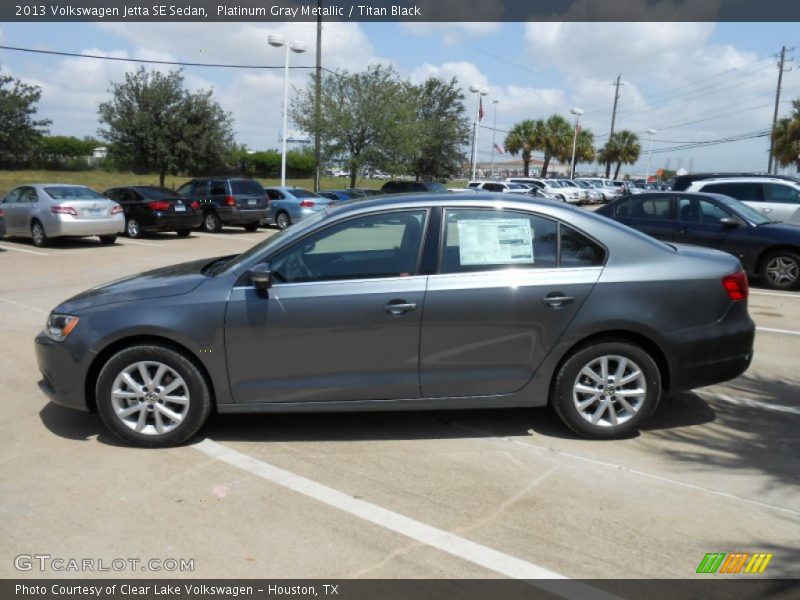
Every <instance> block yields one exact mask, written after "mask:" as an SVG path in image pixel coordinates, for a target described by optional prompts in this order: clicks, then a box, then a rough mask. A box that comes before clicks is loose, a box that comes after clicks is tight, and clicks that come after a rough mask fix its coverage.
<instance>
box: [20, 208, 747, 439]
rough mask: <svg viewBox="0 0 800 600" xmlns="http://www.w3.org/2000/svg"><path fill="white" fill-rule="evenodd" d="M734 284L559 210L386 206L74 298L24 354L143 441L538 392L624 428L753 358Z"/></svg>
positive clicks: (735, 270)
mask: <svg viewBox="0 0 800 600" xmlns="http://www.w3.org/2000/svg"><path fill="white" fill-rule="evenodd" d="M747 296H748V285H747V278H746V276H745V274H744V272H743V271H742V267H741V265H740V264H739V261H738V260H737V259H736V258H734V257H733V256H730V255H728V254H724V253H722V252H718V251H716V250H711V249H705V248H696V247H689V246H672V245H668V244H664V243H662V242H659V241H657V240H655V239H653V238H650V237H648V236H646V235H644V234H641V233H639V232H637V231H635V230H633V229H630V228H628V227H626V226H624V225H621V224H619V223H616V222H614V221H611V220H609V219H606V218H605V217H601V216H597V215H594V214H592V213H590V212H587V211H583V210H580V209H576V208H573V207H570V206H568V205H565V204H561V203H554V202H551V201H547V200H536V199H524V200H522V199H521V200H516V199H515V198H514V197H513V196H512V195H510V194H490V193H486V192H478V193H468V194H467V193H465V194H430V195H413V196H412V195H410V196H391V197H379V198H376V199H373V200H363V201H360V202H355V203H344V204H341V205H335V206H332V207H329V208H328V209H326V210H325V211H320V212H318V213H316V214H314V215H311V216H309V217H307V218H305V219H303V220H302V221H301V222H299V223H298V224H297V225H295V226H294V227H291V228H289V229H287V230H285V231H284V232H281V233H279V234H277V235H274V236H272V237H270V238H268V239H267V240H265V241H264V242H262V243H260V244H258V245H256V246H254V247H252V248H251V249H250V250H248V251H246V252H244V253H243V254H240V255H238V256H229V257H223V258H219V259H216V260H211V261H209V260H207V259H206V260H200V261H195V262H191V263H186V264H182V265H176V266H172V267H168V268H163V269H159V270H155V271H151V272H148V273H145V274H142V275H137V276H133V277H129V278H127V279H123V280H119V281H115V282H113V283H109V284H107V285H105V286H100V287H97V288H94V289H91V290H89V291H87V292H84V293H83V294H79V295H78V296H75V297H73V298H71V299H69V300H67V301H65V302H63V303H62V304H60V305H59V306H57V307H56V308H55V309H54V310H53V312H52V313H51V314H50V316H49V319H48V321H47V326H46V328H45V330H44V331H43V332H42V333H41V334H39V335H38V336H37V338H36V344H35V345H36V352H37V357H38V363H39V368H40V370H41V372H42V375H43V378H42V380H41V382H40V387H41V388H42V390H44V391H45V393H46V394H47V395H48V396H49V397H50V398H51V399H52V400H53V401H54V402H57V403H59V404H63V405H65V406H69V407H73V408H78V409H83V410H97V411H98V412H99V413H100V416H101V417H102V419H103V421H104V422H105V424H106V425H107V426H108V427H109V429H111V430H112V431H113V432H114V433H115V434H116V435H118V436H119V437H120V438H122V439H124V440H126V441H127V442H129V443H132V444H136V445H141V446H167V445H173V444H179V443H181V442H183V441H185V440H187V439H189V438H190V437H191V436H192V435H194V434H195V433H196V432H197V431H198V429H199V428H200V427H201V425H202V424H203V422H204V421H205V420H206V418H207V417H208V415H209V414H210V413H211V411H212V410H216V411H217V412H219V413H270V412H300V411H359V410H424V409H467V408H503V407H537V406H545V405H548V404H549V405H550V406H552V408H553V409H554V410H555V411H556V412H557V413H558V415H559V416H560V417H561V419H562V420H563V422H564V423H565V424H566V425H567V426H569V427H570V428H571V429H572V430H574V431H575V432H577V433H579V434H581V435H584V436H588V437H593V438H616V437H620V436H626V435H630V434H632V433H634V432H635V431H636V430H637V429H638V428H639V427H640V426H641V425H642V424H643V423H644V422H645V421H646V420H647V418H648V417H649V416H650V415H651V414H652V413H653V411H654V410H655V408H656V406H657V404H658V402H659V400H660V398H661V396H662V394H664V393H665V392H670V391H676V390H683V389H688V388H693V387H699V386H704V385H710V384H713V383H718V382H721V381H725V380H728V379H731V378H733V377H736V376H738V375H739V374H741V373H742V372H744V371H745V370H746V369H747V368H748V366H749V364H750V361H751V358H752V356H753V337H754V324H753V321H752V320H751V319H750V317H749V315H748V312H747ZM154 299H157V302H158V305H157V306H158V309H157V310H154V308H153V306H154V305H153V301H154Z"/></svg>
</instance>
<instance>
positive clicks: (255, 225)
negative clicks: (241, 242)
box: [244, 221, 259, 231]
mask: <svg viewBox="0 0 800 600" xmlns="http://www.w3.org/2000/svg"><path fill="white" fill-rule="evenodd" d="M258 225H259V222H258V221H255V222H253V223H248V224H247V225H245V226H244V230H245V231H258Z"/></svg>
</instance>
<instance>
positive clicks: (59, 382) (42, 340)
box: [34, 333, 91, 411]
mask: <svg viewBox="0 0 800 600" xmlns="http://www.w3.org/2000/svg"><path fill="white" fill-rule="evenodd" d="M34 345H35V346H36V362H37V364H38V365H39V371H41V373H42V379H41V381H39V389H40V390H42V392H43V393H44V395H45V396H47V398H48V399H49V400H50V401H51V402H55V403H56V404H60V405H61V406H66V407H67V408H75V409H78V410H85V411H88V410H91V409H90V408H89V405H88V403H87V401H86V390H85V388H84V382H85V380H86V368H85V366H84V364H82V363H81V362H80V361H76V360H75V359H74V358H73V356H72V354H71V352H70V351H69V348H68V347H67V346H65V345H64V344H63V343H59V342H54V341H53V340H51V339H50V338H48V337H47V336H46V335H44V334H43V333H40V334H39V335H37V336H36V339H35V344H34Z"/></svg>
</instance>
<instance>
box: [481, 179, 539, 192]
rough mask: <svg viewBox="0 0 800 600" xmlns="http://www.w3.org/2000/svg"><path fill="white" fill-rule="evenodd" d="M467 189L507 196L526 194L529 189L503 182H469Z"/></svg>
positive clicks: (524, 186)
mask: <svg viewBox="0 0 800 600" xmlns="http://www.w3.org/2000/svg"><path fill="white" fill-rule="evenodd" d="M467 188H469V189H473V190H484V191H486V192H502V193H507V194H527V193H528V192H530V188H529V187H528V186H526V185H521V184H519V183H506V182H503V181H484V180H476V181H470V182H469V183H468V184H467Z"/></svg>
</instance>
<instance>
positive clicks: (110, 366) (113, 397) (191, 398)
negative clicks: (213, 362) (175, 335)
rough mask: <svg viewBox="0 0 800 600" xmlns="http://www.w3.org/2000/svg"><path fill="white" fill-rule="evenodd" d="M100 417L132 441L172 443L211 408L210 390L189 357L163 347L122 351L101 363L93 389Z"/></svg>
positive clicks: (200, 422) (196, 425) (182, 439)
mask: <svg viewBox="0 0 800 600" xmlns="http://www.w3.org/2000/svg"><path fill="white" fill-rule="evenodd" d="M95 394H96V396H95V397H96V400H97V410H98V412H99V413H100V417H101V418H102V420H103V423H105V425H106V427H108V428H109V429H110V430H111V431H112V432H113V433H114V434H115V435H116V436H117V437H119V438H121V439H123V440H124V441H126V442H128V443H130V444H133V445H135V446H142V447H148V448H156V447H165V446H175V445H177V444H181V443H183V442H185V441H186V440H188V439H189V438H190V437H192V436H193V435H194V434H195V433H197V431H198V430H199V429H200V427H201V426H202V425H203V423H205V421H206V419H207V418H208V415H209V413H210V412H211V393H210V391H209V388H208V385H207V384H206V381H205V378H204V377H203V375H202V373H200V371H199V370H198V368H197V367H196V366H195V365H194V363H193V362H192V361H190V360H189V359H188V358H186V357H185V356H184V355H182V354H180V353H178V352H176V351H174V350H172V349H170V348H166V347H163V346H157V345H141V346H132V347H130V348H126V349H124V350H121V351H120V352H118V353H117V354H115V355H114V356H112V357H111V358H110V359H109V360H108V362H106V364H105V365H104V366H103V368H102V370H101V371H100V375H99V376H98V378H97V385H96V388H95Z"/></svg>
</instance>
